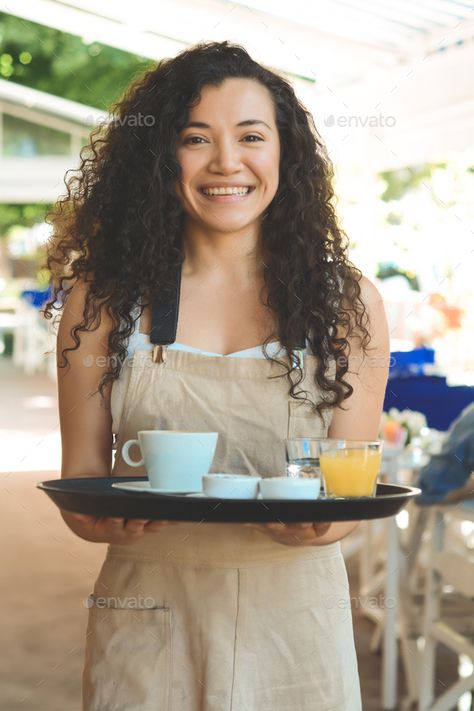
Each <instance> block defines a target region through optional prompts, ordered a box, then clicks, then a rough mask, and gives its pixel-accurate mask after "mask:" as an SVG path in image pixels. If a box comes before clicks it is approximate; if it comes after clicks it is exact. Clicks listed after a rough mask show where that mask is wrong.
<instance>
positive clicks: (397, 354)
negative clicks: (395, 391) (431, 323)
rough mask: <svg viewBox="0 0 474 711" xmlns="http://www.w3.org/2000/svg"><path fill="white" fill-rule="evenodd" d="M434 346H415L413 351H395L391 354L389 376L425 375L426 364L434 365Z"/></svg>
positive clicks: (408, 376)
mask: <svg viewBox="0 0 474 711" xmlns="http://www.w3.org/2000/svg"><path fill="white" fill-rule="evenodd" d="M434 362H435V352H434V349H433V348H414V349H413V350H411V351H393V352H392V353H391V354H390V372H389V376H388V377H389V378H398V377H400V378H404V377H406V378H410V377H412V376H413V375H424V374H425V366H426V365H434Z"/></svg>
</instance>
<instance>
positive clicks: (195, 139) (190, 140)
mask: <svg viewBox="0 0 474 711" xmlns="http://www.w3.org/2000/svg"><path fill="white" fill-rule="evenodd" d="M201 141H202V142H203V143H205V140H204V138H202V136H188V137H187V138H185V139H184V141H183V143H184V144H185V145H186V144H190V145H191V146H199V145H200V144H201Z"/></svg>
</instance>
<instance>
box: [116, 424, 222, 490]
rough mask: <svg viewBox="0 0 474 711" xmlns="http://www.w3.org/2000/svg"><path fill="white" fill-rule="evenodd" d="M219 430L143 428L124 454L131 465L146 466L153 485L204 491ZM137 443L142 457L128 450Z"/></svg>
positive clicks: (123, 449)
mask: <svg viewBox="0 0 474 711" xmlns="http://www.w3.org/2000/svg"><path fill="white" fill-rule="evenodd" d="M217 437H218V433H217V432H182V431H178V430H141V431H140V432H138V439H129V440H128V441H127V442H125V444H124V445H123V447H122V457H123V459H124V461H125V462H126V464H128V465H129V466H130V467H141V466H144V467H145V470H146V473H147V475H148V479H149V481H150V484H151V486H152V488H154V489H164V490H168V491H176V492H180V491H183V492H192V491H202V477H203V476H204V474H207V473H208V471H209V469H210V467H211V464H212V460H213V457H214V453H215V451H216V446H217ZM134 444H135V445H138V447H139V448H140V451H141V454H142V456H141V458H140V459H139V460H136V461H135V460H133V459H131V457H130V454H129V450H130V447H132V446H133V445H134Z"/></svg>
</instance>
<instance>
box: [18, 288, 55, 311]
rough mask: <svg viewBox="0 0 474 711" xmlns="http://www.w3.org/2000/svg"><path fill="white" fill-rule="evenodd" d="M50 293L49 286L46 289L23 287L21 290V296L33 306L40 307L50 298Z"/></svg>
mask: <svg viewBox="0 0 474 711" xmlns="http://www.w3.org/2000/svg"><path fill="white" fill-rule="evenodd" d="M52 293H53V291H52V288H51V287H48V288H47V289H25V290H24V291H22V292H21V298H22V299H25V301H28V303H29V304H31V305H32V306H34V307H35V308H37V309H40V308H41V307H42V306H43V304H45V303H46V302H47V301H48V300H49V299H50V298H51V295H52Z"/></svg>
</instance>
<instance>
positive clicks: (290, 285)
mask: <svg viewBox="0 0 474 711" xmlns="http://www.w3.org/2000/svg"><path fill="white" fill-rule="evenodd" d="M228 78H248V79H253V80H255V81H257V82H260V84H262V85H263V86H265V87H266V88H267V89H268V90H269V92H270V94H271V96H272V97H273V102H274V106H275V113H276V124H277V127H278V131H279V137H280V145H281V153H280V166H279V186H278V190H277V193H276V195H275V197H274V198H273V200H272V202H271V203H270V205H269V207H268V209H267V211H266V213H265V215H264V219H263V220H262V227H261V235H260V240H261V253H262V255H263V257H262V259H263V265H264V284H265V289H266V302H265V303H266V304H267V305H268V306H269V307H270V308H271V309H272V310H273V312H274V313H275V314H276V320H277V324H278V333H277V334H272V335H271V336H269V337H268V338H267V339H266V341H265V344H264V346H266V345H267V344H268V342H269V341H270V340H271V339H272V338H273V337H274V335H276V336H277V338H278V340H279V341H280V343H281V344H282V345H283V346H284V347H285V348H286V352H287V354H288V355H289V357H290V361H289V363H290V364H288V361H286V362H284V361H283V360H278V359H275V358H269V359H270V360H273V361H276V362H277V363H279V364H280V365H282V366H283V367H284V370H285V372H284V373H283V374H282V375H286V376H287V377H288V380H289V382H290V388H289V392H290V395H291V396H292V397H294V398H297V399H300V398H299V397H297V396H299V395H301V394H302V393H304V391H301V390H300V391H298V392H297V390H296V387H297V385H298V384H299V383H300V382H301V381H302V378H303V373H302V370H301V368H300V366H299V365H298V363H297V361H295V359H294V358H293V356H294V352H295V349H296V347H297V345H298V343H299V342H300V340H301V334H303V333H304V334H305V335H306V337H307V338H308V341H309V346H310V352H312V354H313V355H315V356H316V357H317V359H318V362H317V367H316V371H315V382H316V383H317V385H318V386H319V388H320V390H321V391H322V392H323V401H322V402H319V403H313V410H314V412H315V413H316V412H317V413H318V414H320V415H321V413H322V410H323V409H325V408H331V407H335V406H340V404H341V403H342V401H343V400H344V399H346V398H348V397H349V396H350V395H351V394H352V391H353V389H352V387H351V385H350V384H349V383H348V382H346V381H345V380H344V376H345V374H346V373H347V371H348V356H349V352H350V346H349V338H350V337H352V336H353V335H356V336H357V337H358V338H359V340H360V343H361V345H362V348H363V349H364V350H366V346H367V344H368V343H369V341H370V336H369V332H368V330H367V325H368V314H367V312H366V310H365V307H364V304H363V302H362V300H361V298H360V293H361V291H360V285H359V281H360V279H361V276H362V275H361V272H360V271H359V270H358V269H357V268H356V267H354V265H353V264H352V263H351V262H350V261H349V260H348V257H347V253H346V252H347V237H346V235H345V234H344V233H343V232H342V230H341V229H340V228H339V227H338V224H337V219H336V215H335V211H334V207H333V205H332V199H333V196H334V193H333V189H332V177H333V171H332V165H331V162H330V160H329V159H328V156H327V152H326V149H325V147H324V145H323V143H322V141H321V139H320V136H319V134H318V132H317V130H316V128H315V126H314V123H313V120H312V118H311V115H310V114H309V113H308V111H307V110H306V109H305V108H304V107H303V106H302V105H301V103H300V102H299V101H298V99H297V98H296V96H295V93H294V91H293V89H292V87H291V85H290V84H289V83H288V82H287V81H286V80H285V79H283V78H282V77H280V76H278V75H277V74H276V73H274V72H272V71H269V70H268V69H266V68H264V67H263V66H261V65H260V64H258V63H257V62H255V61H254V60H253V59H252V58H251V57H250V56H249V54H248V53H247V52H246V51H245V49H244V48H243V47H241V46H239V45H235V44H230V43H229V42H210V43H204V44H199V45H196V46H195V47H192V48H190V49H188V50H185V51H183V52H181V53H180V54H178V55H177V56H176V57H174V58H172V59H165V60H163V61H160V62H158V63H157V64H156V66H154V67H153V68H152V69H150V70H149V71H147V72H146V73H144V74H143V75H142V76H140V77H139V78H138V79H137V80H136V81H135V82H133V83H132V85H131V86H130V87H129V88H128V89H127V90H126V92H125V94H124V95H123V97H122V98H121V99H120V100H119V101H118V102H117V103H116V104H114V105H113V107H112V109H111V112H110V118H111V120H110V121H109V122H108V123H107V125H105V126H104V125H102V126H98V127H97V128H95V129H94V130H93V131H92V133H91V137H90V142H89V144H88V145H87V146H85V147H84V148H83V149H82V151H81V154H80V158H81V164H80V167H79V169H78V170H77V171H75V172H74V174H73V175H72V176H71V177H70V178H67V174H66V178H65V183H66V187H67V194H66V195H64V196H62V197H61V198H59V200H58V202H57V203H56V205H55V207H54V208H53V210H52V212H51V213H50V215H49V216H48V221H49V222H50V223H51V224H52V225H53V236H52V238H51V240H50V242H49V245H48V256H47V268H48V269H49V270H50V273H51V282H52V286H53V295H52V297H51V300H50V301H49V302H48V303H47V304H46V306H45V309H44V314H45V316H46V318H51V316H52V312H53V310H60V309H61V308H62V306H63V305H64V303H65V301H66V300H67V297H68V295H69V293H70V292H71V289H72V288H73V285H74V283H75V282H76V281H77V279H78V278H81V279H84V280H85V281H88V282H89V283H90V287H89V289H88V292H87V297H86V301H85V306H84V313H83V318H82V321H81V322H80V323H78V324H76V325H75V326H74V327H73V329H72V331H71V336H72V338H73V340H74V343H75V346H74V347H73V348H66V349H64V351H63V352H62V354H61V356H62V358H63V359H64V362H63V363H62V364H59V363H58V365H60V367H65V366H66V365H67V364H68V359H67V355H66V353H67V351H73V350H76V349H77V348H78V347H79V345H80V336H79V334H80V333H81V332H84V331H87V330H95V329H96V328H97V327H98V325H99V323H100V310H101V308H102V307H103V306H105V308H106V312H107V314H108V315H109V316H110V317H111V318H112V322H113V324H114V326H113V329H112V330H111V332H110V335H109V341H108V348H109V355H110V356H113V357H111V358H110V359H109V360H110V361H111V363H112V364H111V367H110V368H108V370H107V371H106V372H105V373H104V375H103V377H102V379H101V382H100V384H99V391H100V393H101V394H102V395H103V389H104V387H105V385H106V384H107V383H110V382H112V381H114V380H116V379H117V378H118V376H119V374H120V371H121V368H122V365H123V362H124V360H125V358H126V356H127V345H128V339H129V337H130V336H131V334H132V332H133V330H134V328H135V324H136V321H137V317H134V316H133V313H134V311H135V312H136V310H137V307H138V310H139V316H138V318H139V317H140V316H141V313H142V312H143V309H144V308H145V306H146V305H148V304H149V303H151V300H152V299H153V297H154V296H155V295H157V294H158V293H159V294H161V295H163V296H165V297H166V296H172V292H171V289H172V285H173V283H172V280H171V278H170V274H171V273H172V272H173V268H174V267H175V266H177V265H179V264H180V263H182V261H183V259H184V257H183V247H182V232H183V227H184V217H185V213H184V210H183V207H182V205H181V202H180V200H179V197H178V195H177V193H176V190H175V186H176V182H177V181H178V180H180V175H181V172H180V166H179V163H178V162H177V158H176V148H177V145H178V140H179V134H180V132H181V131H182V129H183V128H184V126H185V125H186V123H187V120H188V116H189V109H190V107H191V106H192V105H193V104H194V103H195V102H197V101H199V98H200V94H201V91H202V90H203V88H204V87H206V86H209V85H212V86H219V85H221V84H222V82H223V81H224V80H225V79H228ZM68 172H69V171H68ZM172 267H173V268H172ZM264 353H265V357H267V358H268V357H269V356H268V353H267V351H266V349H264ZM334 359H335V361H336V374H335V378H333V377H328V368H329V366H330V364H331V362H333V363H334ZM294 376H296V377H294ZM279 377H281V376H279ZM304 395H305V398H304V399H308V398H307V397H306V395H307V394H306V393H304Z"/></svg>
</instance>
